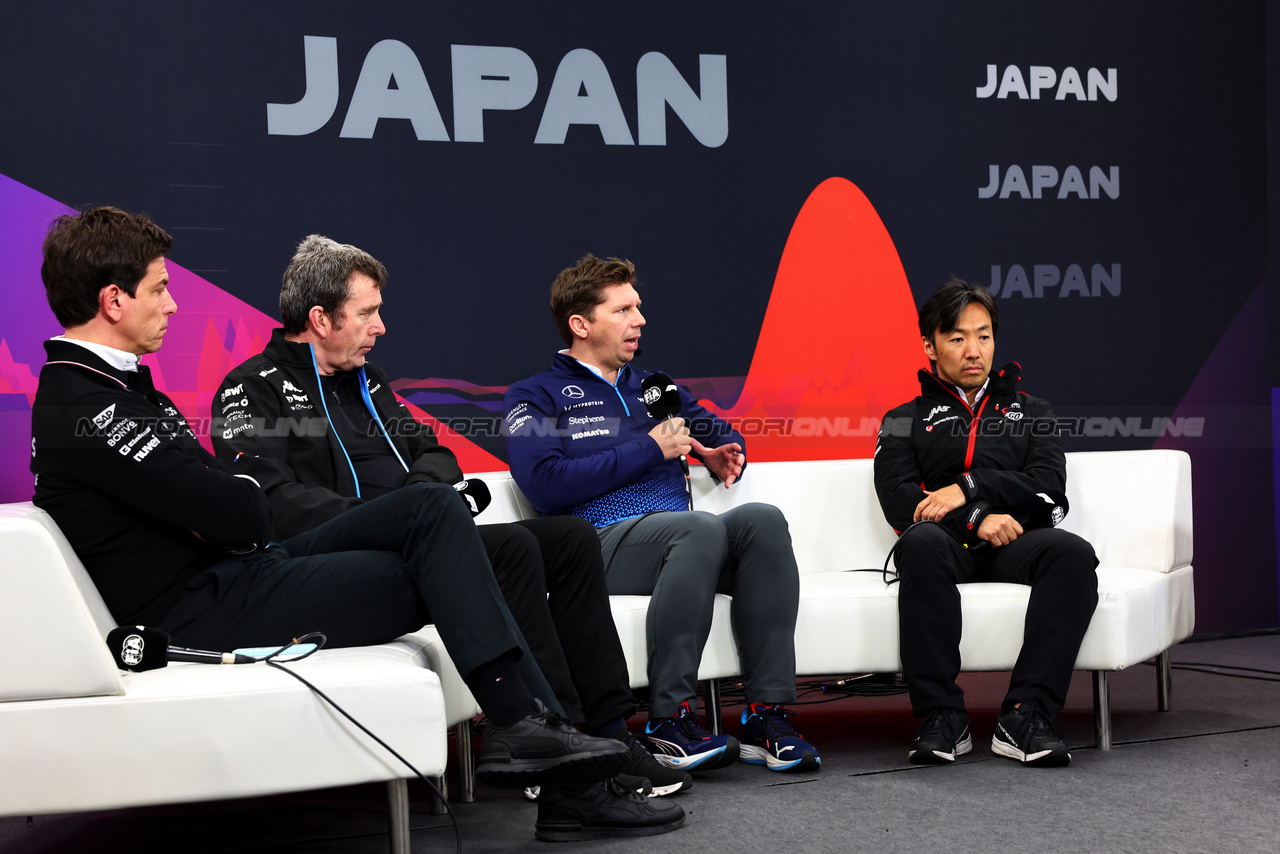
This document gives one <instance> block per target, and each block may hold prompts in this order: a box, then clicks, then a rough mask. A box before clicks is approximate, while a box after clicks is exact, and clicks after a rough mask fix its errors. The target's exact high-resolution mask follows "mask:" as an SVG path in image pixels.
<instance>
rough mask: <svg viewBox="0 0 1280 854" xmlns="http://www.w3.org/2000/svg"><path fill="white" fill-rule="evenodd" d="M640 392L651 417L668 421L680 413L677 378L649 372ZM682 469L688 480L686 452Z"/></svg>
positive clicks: (682, 458) (681, 456)
mask: <svg viewBox="0 0 1280 854" xmlns="http://www.w3.org/2000/svg"><path fill="white" fill-rule="evenodd" d="M640 392H641V394H642V396H643V398H644V408H645V409H646V410H648V412H649V417H650V418H656V419H658V420H659V421H667V420H669V419H671V418H675V417H676V416H677V415H679V414H680V390H679V389H678V388H676V384H675V380H673V379H671V377H669V376H667V375H666V374H664V373H662V372H661V371H658V372H657V373H653V374H649V376H647V377H645V378H644V379H643V380H641V382H640ZM680 469H681V470H682V471H683V472H684V476H685V479H686V480H687V479H688V477H689V460H688V459H687V458H686V457H685V455H684V454H681V455H680Z"/></svg>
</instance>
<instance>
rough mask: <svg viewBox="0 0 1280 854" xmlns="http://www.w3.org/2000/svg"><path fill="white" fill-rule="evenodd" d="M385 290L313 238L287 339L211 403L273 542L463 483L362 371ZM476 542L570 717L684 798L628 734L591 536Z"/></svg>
mask: <svg viewBox="0 0 1280 854" xmlns="http://www.w3.org/2000/svg"><path fill="white" fill-rule="evenodd" d="M386 281H387V271H386V268H385V267H384V266H383V265H382V264H381V263H380V262H379V261H377V259H375V258H374V257H373V256H371V255H370V254H369V253H367V252H365V251H363V250H361V249H358V248H356V247H354V246H349V245H346V244H341V243H337V242H335V241H333V240H330V239H329V238H326V237H321V236H319V235H311V236H309V237H307V238H306V239H305V240H303V241H302V243H301V244H300V245H299V246H298V249H297V252H296V253H295V255H294V257H293V259H292V260H291V261H290V263H289V266H288V268H287V269H286V271H285V274H284V280H283V284H282V288H281V292H280V313H281V317H282V320H283V328H281V329H277V330H275V331H274V332H273V334H272V338H271V340H270V342H269V343H268V344H267V346H266V348H265V350H264V351H263V352H262V353H261V354H260V355H258V356H254V357H253V358H251V359H249V360H248V361H246V362H245V363H244V364H242V365H240V366H239V367H238V368H236V369H234V370H233V371H231V373H230V374H228V375H227V378H226V379H225V380H224V381H223V383H222V387H221V388H220V389H219V391H218V395H217V398H216V399H215V401H214V407H215V412H214V416H215V421H214V429H213V439H214V447H215V449H216V450H217V452H218V455H219V456H220V457H221V458H223V459H225V460H234V459H236V458H237V457H241V459H242V460H243V459H244V457H245V455H248V456H252V457H253V458H254V473H255V476H256V477H258V478H259V479H260V481H261V482H262V485H263V489H264V490H265V491H266V494H267V498H268V500H269V501H270V502H271V506H272V510H273V513H274V515H275V519H276V528H277V536H290V535H292V534H294V533H299V532H302V531H307V530H310V529H311V528H314V527H316V526H318V525H321V524H323V523H325V522H327V521H328V520H330V519H333V518H335V517H337V516H339V515H341V514H343V513H345V512H347V511H348V510H351V509H353V508H356V507H359V506H361V505H363V504H365V503H366V502H368V501H370V500H372V499H375V498H378V497H380V496H383V495H387V494H390V493H392V492H395V491H397V490H399V489H400V488H401V487H404V486H408V485H412V484H416V483H449V484H457V483H459V482H460V481H462V479H463V473H462V470H461V468H460V467H459V465H458V461H457V458H456V457H455V456H454V454H453V452H452V451H450V450H449V449H448V448H445V447H443V446H442V445H440V444H439V443H438V442H437V441H436V437H435V434H434V433H433V432H432V430H431V428H430V427H429V426H427V425H425V424H421V423H419V422H418V421H417V420H416V419H414V418H413V416H412V415H411V414H410V412H409V410H408V408H407V407H406V406H405V405H404V404H403V403H401V402H400V401H399V400H398V399H397V398H396V396H395V394H394V393H393V392H392V390H391V385H390V382H389V380H388V377H387V375H386V374H385V373H384V372H383V371H382V370H381V369H379V368H378V367H377V366H376V365H374V364H373V363H372V362H369V361H368V360H367V356H368V353H369V351H370V350H371V349H373V347H374V345H375V344H376V342H377V339H378V337H379V336H381V335H383V334H384V333H385V332H386V327H385V325H384V324H383V322H382V318H381V314H380V309H381V306H382V290H383V288H384V286H385V285H386ZM478 530H479V533H480V539H481V542H483V544H484V546H485V550H486V552H487V554H488V556H489V560H490V563H491V564H492V566H493V571H494V576H495V577H496V578H497V580H498V586H499V588H500V589H501V590H502V593H503V597H504V598H505V600H506V602H507V605H508V608H509V609H510V610H511V612H512V615H513V617H514V618H515V621H516V624H517V625H518V626H519V627H520V630H521V632H522V633H523V635H524V636H525V638H526V640H527V641H528V644H529V648H530V650H531V651H532V655H533V658H534V660H535V661H536V662H537V663H538V666H539V668H540V669H541V670H542V672H543V674H544V675H545V676H546V677H547V680H548V682H550V684H551V686H552V688H553V689H554V690H555V693H556V698H557V699H558V700H559V702H560V704H561V706H562V707H563V709H564V712H565V714H566V716H567V717H568V718H569V719H570V720H571V721H573V722H574V723H577V724H579V725H582V726H583V727H584V729H586V730H587V731H588V732H591V733H592V734H595V735H601V736H608V737H613V738H617V739H619V740H621V741H623V742H624V743H626V744H627V746H628V748H629V749H630V756H631V763H630V765H629V766H628V767H627V769H626V773H624V774H623V775H621V780H622V783H623V785H624V786H627V787H629V788H644V787H645V785H646V784H645V781H646V780H647V781H648V782H649V785H651V786H652V789H653V793H655V794H672V793H674V792H676V791H681V790H683V789H685V788H688V787H689V786H690V785H691V783H692V781H691V780H690V778H689V776H688V774H686V773H684V772H683V771H675V770H673V769H669V768H666V767H665V766H663V765H661V764H659V763H658V762H657V761H656V760H654V759H653V757H652V756H651V755H650V754H649V753H648V751H646V750H645V749H644V746H643V744H642V743H640V742H639V741H638V740H637V739H636V738H635V737H634V736H632V735H630V733H629V732H628V731H627V729H626V725H625V721H626V718H627V717H629V716H630V715H631V714H632V712H633V711H634V704H633V700H632V694H631V690H630V685H629V677H628V672H627V667H626V661H625V659H624V657H623V654H622V644H621V642H620V641H619V640H618V635H617V630H616V629H615V627H614V624H613V619H612V615H611V612H610V609H609V599H608V591H607V590H606V588H605V584H604V567H603V562H602V560H601V557H600V545H599V539H598V537H596V534H595V531H594V529H593V528H592V527H591V525H589V524H587V523H586V522H584V521H583V520H581V519H578V518H576V517H572V516H561V517H549V518H541V519H529V520H524V521H521V522H517V523H511V524H500V525H481V526H479V528H478ZM627 778H630V779H627ZM557 794H559V793H557ZM597 794H599V793H597ZM588 796H589V794H588V795H583V797H588ZM575 797H576V796H575ZM555 802H558V800H557V799H556V798H555V797H554V796H553V797H551V798H548V799H547V802H546V803H544V804H543V806H544V807H545V808H546V809H553V807H552V806H551V804H552V803H555ZM592 824H593V827H595V828H598V827H600V824H599V823H598V822H593V823H592Z"/></svg>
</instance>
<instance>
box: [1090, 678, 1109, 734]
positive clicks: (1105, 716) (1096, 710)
mask: <svg viewBox="0 0 1280 854" xmlns="http://www.w3.org/2000/svg"><path fill="white" fill-rule="evenodd" d="M1110 680H1111V673H1110V671H1107V670H1095V671H1093V731H1094V745H1095V746H1096V747H1097V748H1098V749H1099V750H1110V749H1111V681H1110Z"/></svg>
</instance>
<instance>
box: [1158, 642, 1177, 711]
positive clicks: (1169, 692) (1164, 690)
mask: <svg viewBox="0 0 1280 854" xmlns="http://www.w3.org/2000/svg"><path fill="white" fill-rule="evenodd" d="M1172 702H1173V662H1172V661H1171V660H1170V658H1169V650H1167V649H1166V650H1165V651H1164V652H1162V653H1160V654H1159V655H1157V656H1156V708H1157V709H1159V710H1160V711H1162V712H1167V711H1169V709H1171V708H1173V705H1172Z"/></svg>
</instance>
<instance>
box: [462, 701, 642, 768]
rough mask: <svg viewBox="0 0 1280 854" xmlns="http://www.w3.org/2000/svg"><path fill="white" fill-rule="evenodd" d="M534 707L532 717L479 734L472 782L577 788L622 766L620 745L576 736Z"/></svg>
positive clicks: (623, 752)
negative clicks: (534, 710) (534, 711)
mask: <svg viewBox="0 0 1280 854" xmlns="http://www.w3.org/2000/svg"><path fill="white" fill-rule="evenodd" d="M534 702H535V703H537V705H538V712H537V713H536V714H532V715H525V716H524V717H523V718H521V719H520V720H518V721H516V722H515V723H513V724H512V725H511V726H508V727H502V728H496V727H491V728H490V729H489V731H488V732H486V733H485V734H484V740H483V741H482V742H481V744H480V762H479V763H478V764H477V765H476V777H477V779H480V780H483V781H484V782H486V783H488V784H489V785H491V786H497V787H499V788H507V789H518V788H521V787H523V786H530V785H533V784H535V783H541V784H545V783H558V784H560V785H564V786H570V787H580V786H585V785H588V784H590V783H594V782H596V781H597V780H603V779H605V778H607V777H612V776H613V775H614V774H617V773H618V772H619V771H621V770H622V769H623V767H625V766H626V764H627V762H628V758H629V754H628V753H627V748H626V747H625V746H624V745H623V744H622V743H621V742H619V741H615V740H614V739H612V738H595V737H594V736H590V735H586V734H584V733H581V732H579V731H578V730H576V729H574V728H573V727H572V726H570V725H569V723H568V722H567V721H566V720H565V719H564V718H562V717H561V716H560V715H558V714H556V713H555V712H553V711H550V710H549V709H548V708H547V707H546V706H544V705H543V704H542V703H541V701H538V700H535V701H534Z"/></svg>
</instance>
